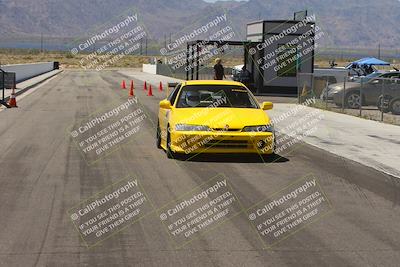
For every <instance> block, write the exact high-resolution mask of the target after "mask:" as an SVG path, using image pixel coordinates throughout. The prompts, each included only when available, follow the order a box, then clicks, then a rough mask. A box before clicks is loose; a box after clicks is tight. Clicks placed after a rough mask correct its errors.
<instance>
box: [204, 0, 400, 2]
mask: <svg viewBox="0 0 400 267" xmlns="http://www.w3.org/2000/svg"><path fill="white" fill-rule="evenodd" d="M204 1H206V2H217V1H230V0H204ZM234 1H248V0H234ZM399 1H400V0H399Z"/></svg>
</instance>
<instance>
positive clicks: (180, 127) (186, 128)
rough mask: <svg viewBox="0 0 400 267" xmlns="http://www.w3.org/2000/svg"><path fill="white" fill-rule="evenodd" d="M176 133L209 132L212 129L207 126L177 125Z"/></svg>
mask: <svg viewBox="0 0 400 267" xmlns="http://www.w3.org/2000/svg"><path fill="white" fill-rule="evenodd" d="M175 130H176V131H187V132H190V131H209V130H210V128H209V127H208V126H205V125H189V124H177V125H175Z"/></svg>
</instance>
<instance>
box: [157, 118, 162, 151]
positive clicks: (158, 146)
mask: <svg viewBox="0 0 400 267" xmlns="http://www.w3.org/2000/svg"><path fill="white" fill-rule="evenodd" d="M156 146H157V148H159V149H160V148H161V129H160V124H159V123H157V136H156Z"/></svg>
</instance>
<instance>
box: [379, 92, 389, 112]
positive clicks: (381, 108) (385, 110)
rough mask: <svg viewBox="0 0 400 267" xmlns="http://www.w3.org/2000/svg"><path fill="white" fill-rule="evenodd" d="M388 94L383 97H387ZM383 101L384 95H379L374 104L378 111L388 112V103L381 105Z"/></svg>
mask: <svg viewBox="0 0 400 267" xmlns="http://www.w3.org/2000/svg"><path fill="white" fill-rule="evenodd" d="M387 97H388V96H385V98H387ZM383 101H384V97H383V96H380V97H379V98H378V103H377V104H376V106H377V107H378V109H379V110H380V111H382V112H383V113H387V112H389V111H390V107H388V105H385V106H384V105H383V104H384V103H383Z"/></svg>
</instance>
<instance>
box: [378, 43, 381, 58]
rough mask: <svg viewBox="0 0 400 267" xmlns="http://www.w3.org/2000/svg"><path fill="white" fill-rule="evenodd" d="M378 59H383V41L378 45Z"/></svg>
mask: <svg viewBox="0 0 400 267" xmlns="http://www.w3.org/2000/svg"><path fill="white" fill-rule="evenodd" d="M378 59H381V43H379V45H378Z"/></svg>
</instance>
